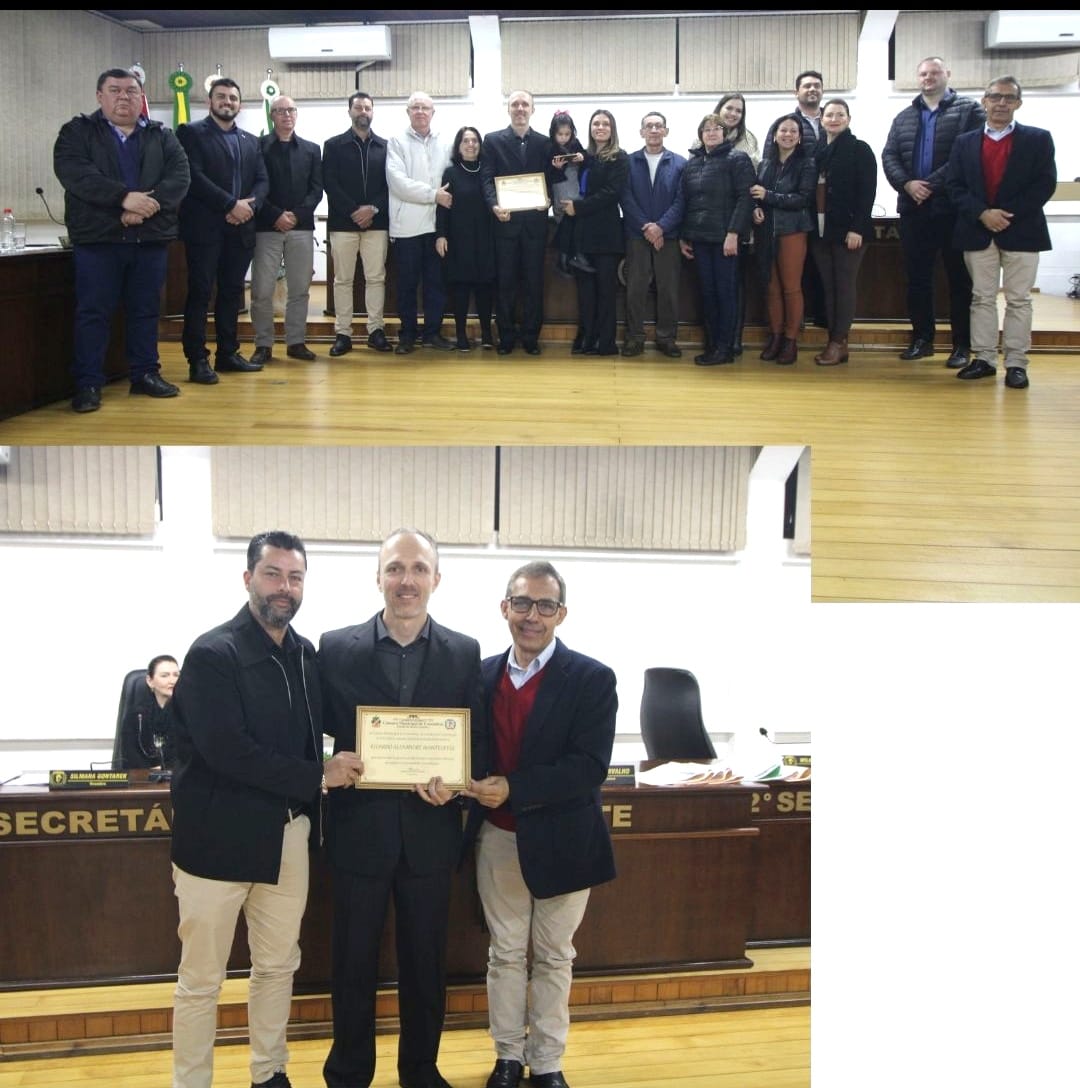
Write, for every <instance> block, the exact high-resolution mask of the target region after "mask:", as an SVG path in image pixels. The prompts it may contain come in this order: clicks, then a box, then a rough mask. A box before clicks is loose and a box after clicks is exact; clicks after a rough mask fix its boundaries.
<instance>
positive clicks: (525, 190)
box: [495, 174, 551, 212]
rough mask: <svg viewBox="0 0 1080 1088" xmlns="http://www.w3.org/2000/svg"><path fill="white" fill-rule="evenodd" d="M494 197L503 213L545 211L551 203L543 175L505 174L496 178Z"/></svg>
mask: <svg viewBox="0 0 1080 1088" xmlns="http://www.w3.org/2000/svg"><path fill="white" fill-rule="evenodd" d="M495 197H496V199H497V200H498V202H499V207H500V208H502V210H503V211H504V212H531V211H546V210H547V207H548V205H549V204H550V203H551V201H550V200H548V191H547V183H546V182H545V181H544V175H543V174H507V175H505V176H504V177H501V178H496V179H495Z"/></svg>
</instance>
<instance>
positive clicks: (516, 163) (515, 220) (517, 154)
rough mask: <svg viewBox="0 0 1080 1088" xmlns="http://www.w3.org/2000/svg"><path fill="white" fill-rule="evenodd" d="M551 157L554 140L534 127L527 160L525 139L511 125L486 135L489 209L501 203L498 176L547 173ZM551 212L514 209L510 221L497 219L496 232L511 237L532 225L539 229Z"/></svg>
mask: <svg viewBox="0 0 1080 1088" xmlns="http://www.w3.org/2000/svg"><path fill="white" fill-rule="evenodd" d="M551 156H552V148H551V140H549V139H548V137H546V136H544V135H543V134H542V133H539V132H537V131H536V130H535V129H533V128H530V129H529V131H528V132H527V133H526V141H525V161H524V162H522V159H521V140H520V139H519V138H518V136H517V134H516V133H515V132H514V130H513V128H512V127H511V126H510V125H507V126H506V128H503V129H499V131H498V132H489V133H488V134H487V135H486V136H485V137H484V144H483V148H482V149H481V153H480V176H481V177H482V178H483V179H484V199H485V200H486V201H487V206H488V208H489V209H490V208H494V207H495V205H496V204H498V202H499V201H498V197H497V195H496V192H495V179H496V178H501V177H506V176H507V175H508V174H545V175H546V172H547V167H548V166H550V165H551ZM550 196H551V193H548V197H550ZM547 214H548V213H547V210H546V209H545V210H543V211H532V212H514V214H513V215H511V216H510V222H509V223H499V222H496V224H495V235H496V237H507V238H509V237H512V236H514V235H517V234H520V233H521V231H522V230H523V229H524V228H525V226H526V225H529V224H531V225H532V229H533V230H535V229H537V224H540V223H544V224H546V222H547Z"/></svg>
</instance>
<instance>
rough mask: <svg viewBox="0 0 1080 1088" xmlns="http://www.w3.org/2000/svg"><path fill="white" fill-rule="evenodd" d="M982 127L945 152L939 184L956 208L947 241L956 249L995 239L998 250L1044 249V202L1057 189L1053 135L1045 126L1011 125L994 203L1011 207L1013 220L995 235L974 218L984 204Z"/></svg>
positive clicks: (977, 246) (1046, 231)
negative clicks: (1009, 144)
mask: <svg viewBox="0 0 1080 1088" xmlns="http://www.w3.org/2000/svg"><path fill="white" fill-rule="evenodd" d="M982 140H983V130H982V129H977V130H975V131H973V132H965V133H964V134H963V135H962V136H958V137H957V139H956V143H954V144H953V149H952V154H951V155H950V156H949V166H948V169H947V171H946V175H945V186H946V188H947V189H948V192H949V199H950V200H951V201H952V202H953V206H954V207H955V208H956V211H957V217H956V228H955V230H954V231H953V245H954V246H955V247H956V248H957V249H972V250H974V249H986V247H987V246H988V245H990V243H991V242H996V243H997V245H998V248H999V249H1007V250H1012V251H1013V252H1015V253H1038V252H1040V251H1041V250H1044V249H1050V248H1051V245H1050V229H1049V228H1048V227H1047V225H1046V212H1045V211H1044V210H1043V209H1044V206H1045V204H1046V202H1047V201H1048V200H1049V199H1050V198H1051V197H1052V196H1053V195H1054V190H1055V189H1056V188H1057V166H1056V165H1055V163H1054V139H1053V137H1052V136H1051V135H1050V133H1049V132H1047V131H1046V129H1043V128H1032V127H1031V126H1030V125H1021V124H1019V123H1018V124H1017V125H1016V127H1015V128H1014V129H1013V134H1012V141H1013V146H1012V151H1011V152H1010V153H1009V161H1008V163H1007V164H1006V166H1005V175H1004V177H1003V178H1002V179H1001V187H1000V188H999V189H998V194H997V200H995V201H994V205H993V206H994V207H996V208H1001V209H1002V210H1003V211H1007V212H1012V213H1013V219H1012V222H1011V223H1010V224H1009V226H1008V227H1007V228H1006V229H1005V230H1003V231H1002V232H1001V233H1000V234H991V233H990V231H988V230H987V229H986V227H984V226H983V225H982V223H980V222H979V216H980V215H981V214H982V213H983V212H984V211H986V209H987V208H989V207H990V204H989V203H988V202H987V198H986V182H985V180H984V179H983V169H982Z"/></svg>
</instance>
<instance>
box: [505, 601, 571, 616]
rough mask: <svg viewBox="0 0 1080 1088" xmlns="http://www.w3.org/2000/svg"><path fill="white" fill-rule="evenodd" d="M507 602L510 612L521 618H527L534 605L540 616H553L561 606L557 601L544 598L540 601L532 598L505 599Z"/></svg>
mask: <svg viewBox="0 0 1080 1088" xmlns="http://www.w3.org/2000/svg"><path fill="white" fill-rule="evenodd" d="M506 599H507V601H509V602H510V611H511V612H517V613H518V614H519V615H521V616H527V615H528V614H529V613H530V612H531V611H532V610H533V605H536V611H537V612H539V613H540V615H541V616H549V617H550V616H554V615H555V614H556V613H557V612H558V611H559V609H560V608H562V604H561V603H560V602H559V601H553V600H551V599H550V598H549V597H545V598H544V599H543V600H541V601H534V600H533V599H532V597H507V598H506Z"/></svg>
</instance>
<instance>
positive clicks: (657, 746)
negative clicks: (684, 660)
mask: <svg viewBox="0 0 1080 1088" xmlns="http://www.w3.org/2000/svg"><path fill="white" fill-rule="evenodd" d="M641 739H642V740H643V741H644V742H645V751H646V753H647V755H648V757H649V759H716V749H715V748H713V743H712V741H711V740H710V739H709V734H708V733H707V732H706V731H705V723H704V722H703V721H702V719H701V689H700V688H699V687H698V682H697V677H695V676H694V674H693V673H692V672H688V671H687V670H686V669H646V670H645V688H644V690H643V691H642V693H641Z"/></svg>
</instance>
